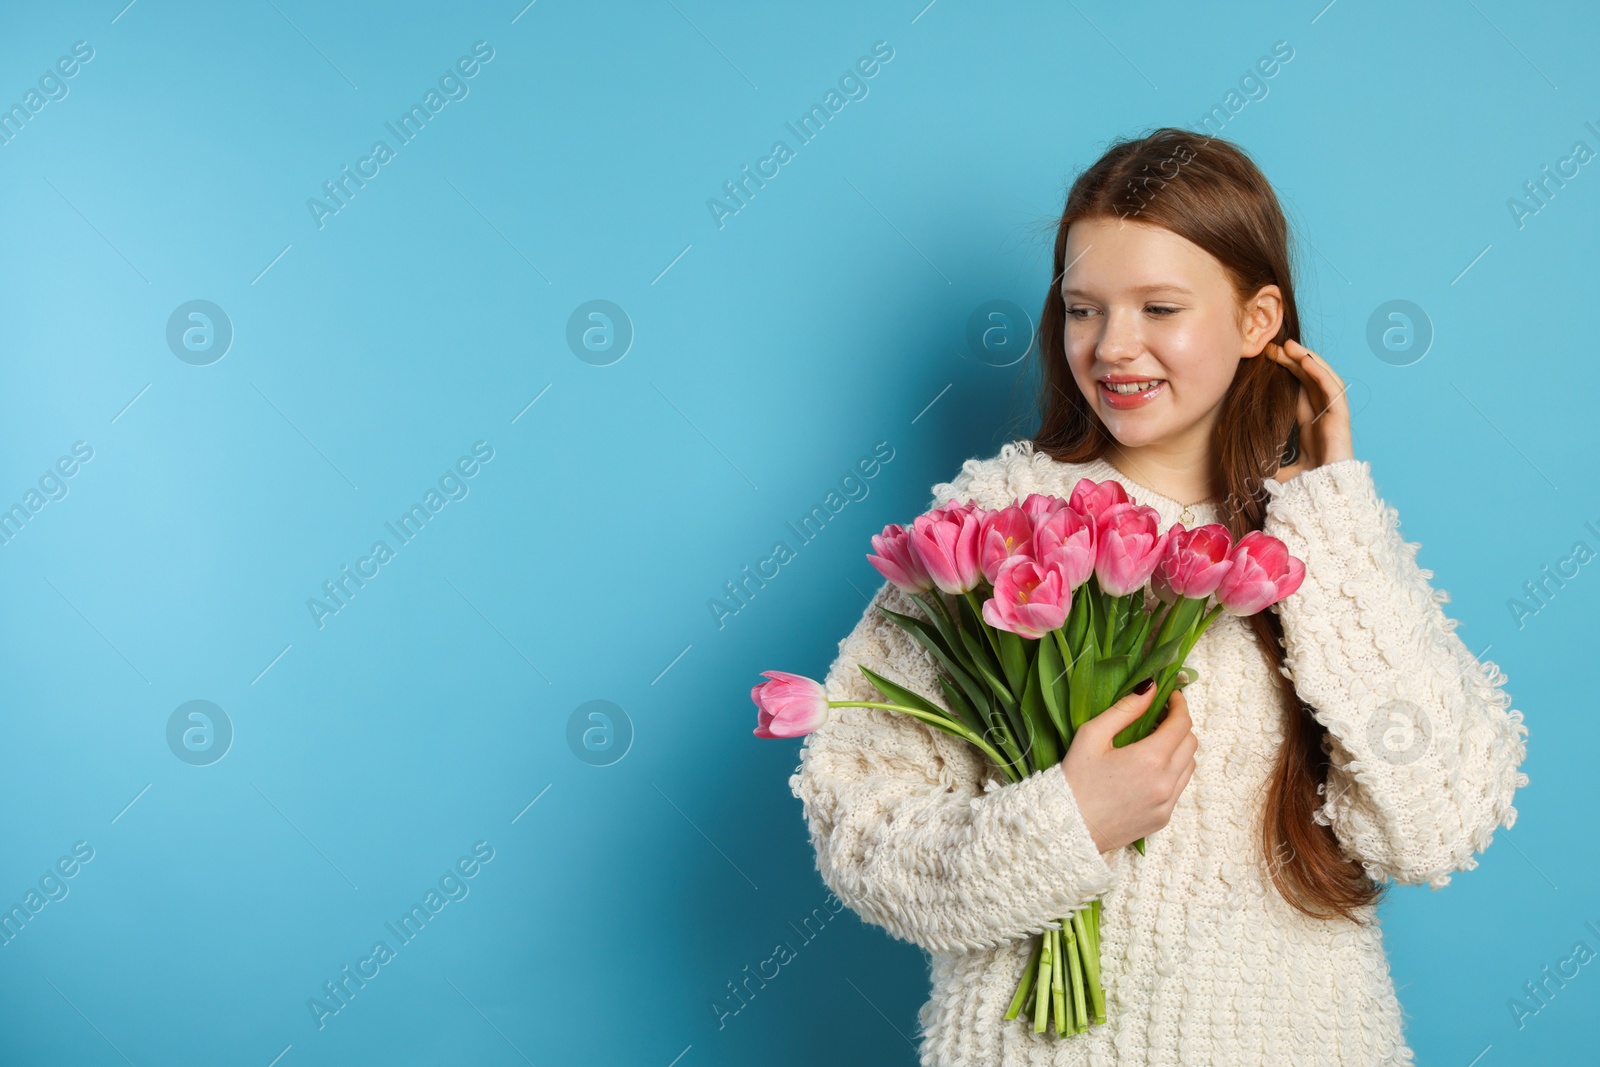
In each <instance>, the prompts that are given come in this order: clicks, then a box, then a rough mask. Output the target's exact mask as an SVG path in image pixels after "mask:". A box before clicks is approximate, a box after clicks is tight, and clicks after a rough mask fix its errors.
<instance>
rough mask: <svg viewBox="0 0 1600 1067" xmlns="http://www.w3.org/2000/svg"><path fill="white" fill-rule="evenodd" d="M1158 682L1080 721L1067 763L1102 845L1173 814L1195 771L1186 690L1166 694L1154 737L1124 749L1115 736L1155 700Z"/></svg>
mask: <svg viewBox="0 0 1600 1067" xmlns="http://www.w3.org/2000/svg"><path fill="white" fill-rule="evenodd" d="M1155 692H1156V687H1155V686H1154V685H1151V686H1150V687H1149V688H1148V689H1146V690H1145V692H1143V693H1139V692H1133V693H1129V694H1128V695H1127V696H1125V697H1123V698H1122V699H1121V700H1119V701H1117V702H1116V703H1115V704H1113V705H1111V706H1110V707H1109V708H1107V709H1106V710H1105V711H1103V712H1101V713H1100V714H1099V715H1096V716H1095V717H1094V718H1092V719H1090V720H1089V721H1088V722H1086V723H1084V724H1083V725H1082V726H1080V727H1079V728H1078V732H1077V733H1076V734H1074V735H1073V738H1072V744H1071V745H1070V746H1068V748H1067V754H1066V756H1065V757H1064V758H1063V759H1062V760H1061V770H1062V773H1064V774H1065V775H1066V776H1067V783H1068V785H1070V786H1071V787H1072V795H1073V797H1074V798H1076V799H1077V801H1078V810H1079V811H1081V812H1082V813H1083V821H1084V823H1085V824H1086V825H1087V826H1088V827H1089V832H1090V834H1091V835H1092V836H1093V837H1094V843H1095V845H1096V847H1098V848H1099V850H1100V851H1101V852H1109V851H1111V850H1112V849H1114V848H1120V847H1122V846H1123V845H1127V844H1131V843H1133V842H1134V841H1137V840H1139V838H1141V837H1148V836H1149V835H1150V834H1153V833H1155V832H1156V831H1157V830H1159V829H1161V828H1162V827H1163V826H1165V825H1167V820H1168V819H1170V818H1171V817H1172V809H1173V807H1174V806H1175V805H1176V804H1177V803H1178V796H1179V794H1181V793H1182V792H1183V787H1184V786H1186V785H1188V784H1189V776H1190V775H1192V774H1193V773H1194V768H1195V759H1194V753H1195V749H1197V748H1199V747H1200V739H1199V738H1198V737H1196V736H1195V733H1194V730H1193V728H1192V727H1193V722H1192V721H1191V720H1190V718H1189V704H1188V701H1187V700H1186V699H1185V698H1184V695H1183V690H1181V689H1174V690H1173V691H1172V694H1171V695H1170V696H1169V697H1167V707H1166V712H1165V715H1164V716H1163V718H1162V721H1161V722H1160V723H1158V724H1157V725H1156V728H1155V729H1154V730H1152V731H1151V732H1150V734H1149V736H1147V737H1145V738H1142V739H1141V740H1138V741H1135V742H1133V743H1132V744H1129V745H1125V746H1123V747H1122V748H1117V747H1115V746H1114V745H1113V744H1112V740H1113V739H1114V738H1115V737H1116V736H1117V734H1118V733H1119V732H1121V730H1122V729H1123V728H1124V727H1126V726H1127V725H1128V724H1130V723H1132V722H1133V721H1134V720H1135V719H1137V718H1138V717H1139V716H1140V714H1142V713H1143V712H1144V710H1145V709H1146V708H1148V707H1149V706H1150V701H1151V699H1152V698H1153V697H1154V696H1155Z"/></svg>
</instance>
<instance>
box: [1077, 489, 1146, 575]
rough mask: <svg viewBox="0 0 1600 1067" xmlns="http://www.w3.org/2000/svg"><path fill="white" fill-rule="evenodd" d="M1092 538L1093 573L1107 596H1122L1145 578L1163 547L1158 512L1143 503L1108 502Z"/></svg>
mask: <svg viewBox="0 0 1600 1067" xmlns="http://www.w3.org/2000/svg"><path fill="white" fill-rule="evenodd" d="M1080 484H1081V483H1080ZM1102 484H1104V483H1102ZM1119 488H1120V487H1119ZM1095 537H1096V540H1097V541H1098V544H1097V545H1096V551H1095V563H1094V573H1095V575H1096V576H1097V577H1098V578H1099V579H1100V588H1101V590H1102V591H1104V592H1105V593H1106V594H1108V595H1110V596H1126V595H1127V594H1129V593H1131V592H1133V591H1134V590H1135V589H1138V588H1139V587H1141V586H1142V585H1144V583H1145V582H1147V581H1149V580H1150V575H1151V574H1152V573H1154V571H1155V569H1156V565H1157V564H1158V563H1160V562H1161V555H1162V553H1163V552H1165V551H1166V547H1167V534H1164V533H1161V515H1160V514H1159V513H1158V512H1157V511H1156V509H1155V508H1152V507H1147V506H1146V505H1144V504H1131V503H1129V504H1112V505H1111V506H1110V507H1109V508H1107V509H1106V510H1105V512H1104V513H1103V514H1102V515H1101V516H1100V519H1099V521H1098V522H1097V523H1096V526H1095Z"/></svg>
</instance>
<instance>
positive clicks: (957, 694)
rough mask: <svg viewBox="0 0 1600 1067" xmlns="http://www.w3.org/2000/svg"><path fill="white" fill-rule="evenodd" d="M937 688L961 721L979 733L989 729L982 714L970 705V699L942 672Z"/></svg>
mask: <svg viewBox="0 0 1600 1067" xmlns="http://www.w3.org/2000/svg"><path fill="white" fill-rule="evenodd" d="M939 689H940V690H941V691H942V692H943V693H944V699H945V701H946V702H947V703H948V704H949V705H950V706H951V707H952V708H954V709H955V712H956V715H957V716H958V717H959V718H960V719H961V721H962V722H964V723H966V724H967V725H968V726H970V727H972V729H973V730H975V731H977V732H978V733H979V734H980V735H981V734H983V733H985V732H986V731H987V730H988V729H989V724H988V723H986V722H984V721H983V715H982V714H981V713H980V712H979V711H978V710H977V709H976V708H974V707H973V706H972V701H970V700H968V699H967V695H966V694H965V693H963V692H962V691H961V690H960V689H959V688H958V687H957V686H956V685H955V683H953V682H951V681H950V679H948V678H946V677H945V676H944V675H942V674H941V675H940V676H939Z"/></svg>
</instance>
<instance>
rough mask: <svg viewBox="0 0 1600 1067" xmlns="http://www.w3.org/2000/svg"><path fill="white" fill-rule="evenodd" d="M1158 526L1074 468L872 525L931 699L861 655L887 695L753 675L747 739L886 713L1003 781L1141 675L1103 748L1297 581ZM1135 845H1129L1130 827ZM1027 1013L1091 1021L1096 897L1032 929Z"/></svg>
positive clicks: (1222, 544)
mask: <svg viewBox="0 0 1600 1067" xmlns="http://www.w3.org/2000/svg"><path fill="white" fill-rule="evenodd" d="M1159 527H1160V516H1159V514H1158V513H1157V512H1156V510H1155V509H1154V508H1150V507H1146V506H1144V505H1137V504H1134V503H1132V502H1131V501H1130V500H1129V498H1128V495H1127V492H1126V490H1124V489H1123V487H1122V485H1121V484H1120V483H1118V482H1115V481H1105V482H1095V481H1093V480H1091V479H1088V478H1084V479H1081V480H1080V481H1079V482H1078V483H1077V485H1076V486H1075V487H1074V488H1073V490H1072V494H1071V497H1070V499H1068V500H1062V499H1060V498H1059V497H1054V496H1046V495H1044V494H1040V493H1032V494H1030V495H1029V496H1028V497H1027V499H1026V500H1023V501H1021V502H1020V503H1017V502H1016V501H1015V500H1013V502H1012V504H1011V505H1010V506H1008V507H1005V508H1002V509H999V510H993V511H991V510H988V509H985V508H982V507H979V506H977V505H976V504H974V503H972V502H971V501H969V502H967V503H965V504H958V503H956V502H955V501H953V500H952V501H950V502H948V503H946V504H944V505H942V506H940V507H937V508H935V509H933V510H932V511H930V512H928V513H927V514H925V515H922V516H919V517H918V518H917V519H916V520H914V521H913V522H912V524H911V528H910V529H909V530H907V529H905V528H904V527H902V526H900V525H899V524H891V525H889V526H887V527H885V528H884V530H883V532H882V533H881V534H877V535H874V536H873V538H872V548H873V553H872V554H869V555H868V557H867V559H868V560H869V561H870V562H871V563H872V565H873V566H874V567H875V568H876V569H877V570H878V572H879V573H880V574H882V575H883V576H884V578H886V579H887V580H888V581H889V582H890V583H891V584H892V585H894V586H896V587H897V588H899V589H900V590H902V591H904V592H905V593H906V594H908V595H909V596H911V597H912V598H914V599H915V600H916V601H917V603H918V604H920V605H921V607H922V613H923V616H924V617H921V618H918V617H916V616H912V615H904V614H901V613H899V612H894V611H890V610H889V609H888V608H885V607H882V606H881V605H880V606H879V610H880V611H882V612H883V613H884V615H885V616H887V617H888V618H890V619H892V620H893V621H894V622H895V623H896V624H897V625H899V626H901V627H902V628H904V629H905V630H906V631H907V632H909V633H910V634H911V635H912V636H913V637H914V638H915V639H916V640H917V641H918V642H919V643H920V644H921V645H923V646H924V647H925V648H926V649H927V650H928V652H930V653H931V654H932V656H933V658H934V659H935V660H936V661H937V663H938V665H939V666H940V667H941V668H943V674H942V675H941V676H940V678H939V689H940V694H939V695H940V696H942V697H943V704H940V703H937V702H935V700H933V699H931V698H930V697H929V696H927V695H924V694H920V693H916V692H913V691H911V690H909V689H906V688H905V687H903V686H900V685H898V684H896V683H895V682H894V681H893V680H891V679H889V678H885V677H883V676H882V675H880V674H878V673H876V672H874V671H872V670H871V669H869V668H868V667H866V666H865V665H860V669H861V672H862V673H863V674H865V675H866V676H867V678H868V679H869V680H870V681H871V682H872V684H873V686H874V687H875V688H876V689H877V690H878V691H879V692H880V693H882V694H883V696H884V698H885V702H857V701H842V700H841V701H833V700H829V699H828V698H827V695H826V692H825V690H824V688H823V686H822V685H821V684H820V683H818V682H816V681H814V680H812V679H809V678H804V677H801V676H798V675H794V674H789V673H787V672H784V671H764V672H762V676H763V677H765V678H767V679H768V681H765V682H762V683H760V684H758V685H756V686H755V687H754V688H753V689H752V690H751V693H750V695H751V699H752V700H754V701H755V704H756V707H757V709H758V713H759V714H758V725H757V726H756V730H755V733H756V735H757V736H758V737H798V736H801V735H803V734H807V733H810V732H811V731H813V730H815V729H816V728H817V727H819V726H820V725H822V723H823V722H824V721H825V720H826V718H827V715H828V710H829V709H830V708H835V707H867V708H883V709H887V710H890V711H897V712H901V713H903V714H906V715H909V716H911V717H912V718H915V719H917V720H919V721H921V722H925V723H927V724H928V725H930V726H933V727H935V728H937V729H939V730H942V731H944V732H945V733H948V734H952V735H954V736H956V737H960V738H963V739H965V740H966V741H968V742H970V743H971V744H972V745H974V746H975V747H976V748H978V749H979V750H980V751H982V752H983V753H984V755H985V756H987V757H988V758H989V759H990V760H992V761H994V763H995V764H996V765H997V766H998V767H999V768H1000V770H1001V772H1002V773H1003V774H1004V776H1005V778H1006V780H1007V781H1008V782H1018V781H1021V780H1023V779H1024V778H1027V777H1028V776H1029V775H1031V774H1032V773H1034V772H1035V771H1039V770H1047V769H1052V768H1054V767H1055V766H1056V764H1058V763H1060V761H1061V759H1062V757H1063V756H1064V755H1065V753H1066V750H1067V747H1068V746H1069V745H1070V744H1071V743H1072V738H1073V735H1074V733H1075V732H1076V731H1077V730H1078V728H1079V727H1081V726H1082V725H1083V724H1084V723H1085V722H1087V721H1088V720H1089V719H1091V718H1093V717H1094V716H1096V715H1098V714H1100V713H1101V712H1102V711H1104V710H1106V709H1107V708H1108V707H1110V706H1111V705H1112V704H1114V703H1116V701H1118V700H1120V699H1121V698H1122V697H1123V696H1125V695H1126V694H1127V693H1129V692H1130V691H1132V690H1133V688H1134V687H1135V686H1136V685H1138V684H1139V683H1141V682H1143V681H1144V680H1145V679H1153V680H1154V684H1155V685H1156V686H1158V688H1157V690H1156V694H1155V696H1154V697H1152V698H1151V701H1150V705H1149V707H1148V708H1147V709H1146V710H1145V712H1144V713H1143V714H1142V715H1141V716H1140V717H1139V719H1137V720H1136V721H1135V722H1133V723H1131V724H1130V725H1129V726H1127V727H1125V728H1124V729H1123V730H1121V731H1119V732H1118V733H1117V736H1116V740H1115V742H1114V743H1115V744H1116V745H1117V746H1118V747H1121V746H1124V745H1127V744H1130V743H1132V742H1134V741H1137V740H1139V739H1141V738H1143V737H1146V736H1148V735H1149V733H1150V732H1151V730H1153V729H1154V728H1155V724H1156V722H1157V721H1158V719H1159V717H1160V714H1161V712H1162V710H1163V709H1164V707H1165V705H1166V702H1167V698H1168V697H1169V696H1170V695H1171V693H1172V691H1173V690H1174V689H1175V688H1178V687H1180V686H1183V685H1186V684H1188V683H1189V682H1190V681H1193V680H1194V679H1195V678H1197V677H1198V673H1197V672H1196V671H1195V670H1194V669H1193V668H1185V667H1184V665H1183V661H1184V657H1186V656H1187V655H1188V654H1189V650H1190V649H1192V648H1193V647H1194V645H1195V642H1196V641H1198V640H1199V639H1200V637H1201V635H1202V634H1204V633H1205V631H1206V628H1207V627H1208V626H1210V625H1211V623H1212V621H1213V620H1214V619H1216V617H1217V616H1218V615H1219V614H1220V613H1221V612H1224V611H1227V612H1229V613H1231V614H1234V615H1239V616H1247V615H1253V614H1255V613H1256V612H1258V611H1262V610H1264V609H1265V608H1267V607H1269V606H1270V605H1272V604H1275V603H1277V602H1278V601H1280V600H1282V599H1283V598H1284V597H1287V596H1288V595H1289V594H1291V593H1293V592H1294V591H1295V590H1296V589H1298V588H1299V587H1300V583H1301V581H1302V580H1303V579H1304V577H1305V565H1304V563H1303V562H1302V561H1300V560H1298V559H1296V558H1295V557H1293V556H1291V555H1290V554H1289V551H1288V549H1287V548H1286V547H1285V545H1284V544H1283V542H1282V541H1279V540H1278V539H1277V538H1275V537H1271V536H1268V535H1267V534H1264V533H1261V532H1260V531H1252V532H1250V533H1247V534H1245V535H1244V537H1242V538H1240V540H1239V541H1238V543H1237V544H1235V543H1234V542H1233V537H1232V535H1231V534H1230V532H1229V531H1228V528H1227V527H1225V526H1223V525H1221V524H1218V523H1212V524H1209V525H1204V526H1199V527H1197V528H1195V529H1192V530H1188V529H1185V528H1184V527H1183V525H1182V524H1181V523H1174V524H1173V525H1172V526H1171V527H1170V528H1169V529H1167V530H1166V531H1165V532H1163V531H1161V530H1160V528H1159ZM1147 589H1148V591H1149V592H1150V593H1153V594H1154V596H1153V598H1152V597H1147V596H1146V591H1147ZM1213 598H1214V599H1215V604H1213V605H1211V606H1209V609H1208V603H1209V602H1210V601H1211V600H1212V599H1213ZM1056 773H1060V772H1059V771H1056ZM1134 846H1135V847H1136V848H1137V849H1138V850H1139V853H1140V854H1141V855H1143V854H1144V850H1145V849H1144V839H1143V838H1141V839H1139V840H1138V841H1136V842H1134ZM1025 1008H1026V1011H1027V1014H1028V1015H1029V1016H1030V1017H1031V1019H1032V1021H1033V1029H1034V1031H1035V1032H1043V1031H1045V1030H1046V1029H1053V1030H1054V1031H1055V1032H1056V1033H1057V1034H1069V1033H1081V1032H1083V1031H1085V1030H1087V1029H1088V1028H1089V1025H1090V1023H1091V1021H1092V1022H1095V1023H1103V1022H1105V1011H1106V1005H1105V992H1104V989H1103V987H1102V985H1101V981H1100V901H1099V899H1098V898H1097V899H1095V900H1093V901H1091V902H1090V904H1089V905H1088V906H1087V907H1085V908H1082V909H1080V910H1078V911H1076V912H1074V913H1073V914H1072V916H1071V917H1070V918H1068V919H1063V920H1061V925H1060V929H1051V930H1046V931H1044V932H1043V933H1041V934H1039V935H1037V941H1036V943H1035V945H1034V947H1033V953H1032V956H1031V957H1030V959H1029V961H1028V965H1027V966H1026V967H1025V968H1024V970H1023V973H1022V975H1021V977H1020V978H1019V980H1018V984H1017V991H1016V995H1015V996H1014V997H1013V998H1012V1001H1011V1006H1010V1010H1009V1011H1007V1013H1006V1018H1007V1019H1015V1018H1016V1017H1017V1015H1018V1014H1019V1013H1020V1012H1022V1011H1023V1010H1024V1009H1025Z"/></svg>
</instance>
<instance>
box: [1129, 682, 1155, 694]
mask: <svg viewBox="0 0 1600 1067" xmlns="http://www.w3.org/2000/svg"><path fill="white" fill-rule="evenodd" d="M1155 683H1156V680H1155V679H1154V678H1146V679H1145V680H1144V681H1142V682H1140V683H1139V684H1138V685H1136V686H1134V687H1133V691H1134V692H1135V693H1138V694H1139V695H1140V696H1144V695H1145V694H1146V693H1148V692H1149V691H1150V687H1151V686H1152V685H1155Z"/></svg>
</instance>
